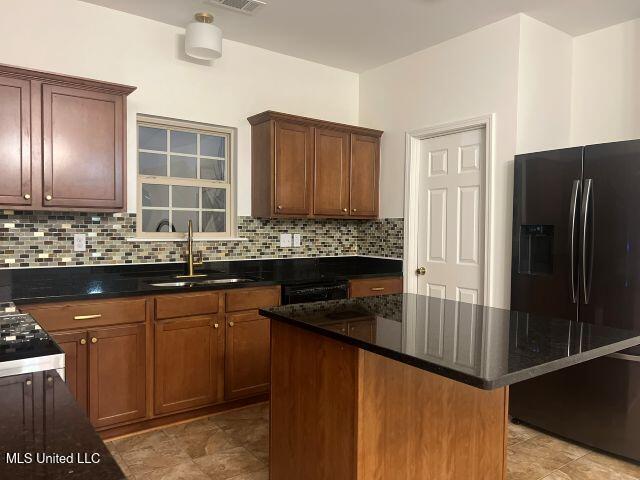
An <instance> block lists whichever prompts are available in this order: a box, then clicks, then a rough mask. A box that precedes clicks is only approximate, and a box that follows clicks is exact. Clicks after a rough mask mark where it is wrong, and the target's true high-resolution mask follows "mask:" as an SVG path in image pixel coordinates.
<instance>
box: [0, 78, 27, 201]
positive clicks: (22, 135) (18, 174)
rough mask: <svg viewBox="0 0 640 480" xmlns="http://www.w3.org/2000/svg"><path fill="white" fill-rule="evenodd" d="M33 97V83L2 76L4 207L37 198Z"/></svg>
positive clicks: (0, 196)
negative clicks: (33, 177)
mask: <svg viewBox="0 0 640 480" xmlns="http://www.w3.org/2000/svg"><path fill="white" fill-rule="evenodd" d="M30 95H31V88H30V83H29V81H27V80H20V79H17V78H12V77H0V171H2V174H1V175H0V204H4V205H31V202H32V199H33V192H32V191H31V107H30V105H31V104H30V102H31V99H30ZM25 196H26V197H28V198H25Z"/></svg>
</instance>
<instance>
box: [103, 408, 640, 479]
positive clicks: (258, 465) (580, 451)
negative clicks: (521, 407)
mask: <svg viewBox="0 0 640 480" xmlns="http://www.w3.org/2000/svg"><path fill="white" fill-rule="evenodd" d="M268 415H269V405H268V404H267V403H263V404H260V405H253V406H250V407H245V408H242V409H239V410H234V411H231V412H225V413H221V414H217V415H213V416H211V417H208V418H204V419H199V420H194V421H192V422H189V423H183V424H180V425H174V426H170V427H166V428H162V429H159V430H153V431H150V432H146V433H142V434H139V435H134V436H130V437H125V438H121V439H118V440H114V441H109V442H107V446H108V447H109V450H111V452H112V453H113V454H114V456H115V458H116V460H117V461H118V463H119V464H120V466H121V467H122V469H123V471H124V472H125V474H126V475H127V477H128V478H130V479H134V480H142V479H144V480H183V479H184V480H191V479H193V480H267V479H268V478H269V473H268V469H267V465H268V462H269V451H268V436H269V425H268V421H269V419H268ZM508 454H509V457H508V460H509V461H508V464H507V468H508V480H542V479H544V480H640V466H639V465H635V464H632V463H628V462H624V461H622V460H619V459H616V458H613V457H610V456H607V455H603V454H600V453H597V452H593V451H590V450H588V449H586V448H583V447H580V446H577V445H573V444H571V443H568V442H565V441H563V440H560V439H557V438H554V437H551V436H548V435H545V434H543V433H540V432H537V431H536V430H533V429H531V428H528V427H526V426H523V425H511V426H510V428H509V441H508Z"/></svg>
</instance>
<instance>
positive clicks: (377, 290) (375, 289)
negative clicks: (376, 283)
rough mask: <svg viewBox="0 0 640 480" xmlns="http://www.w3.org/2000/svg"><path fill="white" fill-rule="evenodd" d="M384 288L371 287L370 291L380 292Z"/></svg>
mask: <svg viewBox="0 0 640 480" xmlns="http://www.w3.org/2000/svg"><path fill="white" fill-rule="evenodd" d="M383 290H384V287H372V288H371V291H372V292H381V291H383Z"/></svg>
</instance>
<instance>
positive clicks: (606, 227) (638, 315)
mask: <svg viewBox="0 0 640 480" xmlns="http://www.w3.org/2000/svg"><path fill="white" fill-rule="evenodd" d="M584 178H585V182H586V181H587V180H588V179H591V187H592V190H591V199H592V202H590V205H589V210H588V212H587V213H588V215H587V221H588V222H589V224H588V225H587V227H588V228H587V245H586V247H587V248H586V249H585V254H586V258H585V260H586V263H587V275H586V278H585V280H586V285H587V293H589V295H588V301H587V302H585V295H584V293H585V292H582V295H581V305H580V319H581V320H582V321H584V322H589V323H597V324H600V325H608V326H612V327H617V328H624V329H640V222H639V221H638V206H639V205H640V188H639V187H638V186H639V185H640V141H630V142H618V143H612V144H604V145H590V146H587V147H585V156H584ZM581 229H582V225H581ZM581 231H582V230H581ZM580 260H581V264H582V259H580ZM632 352H634V353H636V354H640V348H639V347H635V348H634V349H632Z"/></svg>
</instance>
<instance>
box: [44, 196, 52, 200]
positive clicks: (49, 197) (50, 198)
mask: <svg viewBox="0 0 640 480" xmlns="http://www.w3.org/2000/svg"><path fill="white" fill-rule="evenodd" d="M44 199H45V200H46V201H49V200H52V199H53V197H52V196H51V195H47V196H46V197H44Z"/></svg>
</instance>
